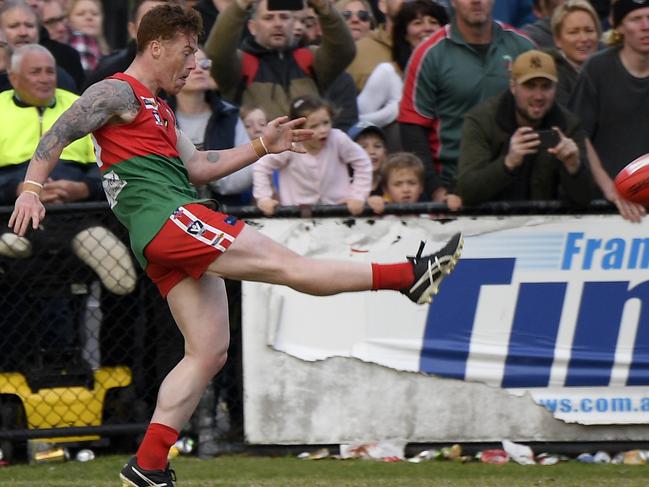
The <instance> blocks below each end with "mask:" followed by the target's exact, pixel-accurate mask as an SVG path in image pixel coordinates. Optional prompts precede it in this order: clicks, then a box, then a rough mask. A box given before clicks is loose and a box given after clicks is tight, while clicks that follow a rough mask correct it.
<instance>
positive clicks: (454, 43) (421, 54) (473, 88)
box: [398, 21, 534, 187]
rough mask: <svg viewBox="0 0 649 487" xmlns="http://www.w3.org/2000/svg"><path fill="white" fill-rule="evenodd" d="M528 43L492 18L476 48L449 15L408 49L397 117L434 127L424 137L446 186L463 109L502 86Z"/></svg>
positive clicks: (506, 84)
mask: <svg viewBox="0 0 649 487" xmlns="http://www.w3.org/2000/svg"><path fill="white" fill-rule="evenodd" d="M533 48H534V44H533V43H532V41H530V39H529V38H527V37H526V36H525V35H524V34H522V33H520V32H518V31H517V30H515V29H513V28H511V27H509V26H507V25H505V24H502V23H500V22H493V26H492V36H491V43H490V44H489V45H488V47H487V49H486V50H485V52H484V53H480V52H478V50H477V49H476V47H475V46H472V45H470V44H468V43H467V42H466V41H465V40H464V38H463V37H462V34H461V33H460V31H459V30H458V28H457V25H456V23H455V21H453V22H452V23H451V24H447V25H446V26H444V28H442V29H440V30H439V31H438V32H436V33H435V34H433V35H432V36H431V37H429V38H428V39H426V40H425V41H423V42H422V43H421V44H419V46H417V48H416V49H415V51H414V52H413V53H412V56H411V57H410V61H409V63H408V67H407V69H406V76H405V80H404V89H403V97H402V98H401V104H400V107H399V117H398V121H399V122H402V123H409V124H414V125H420V126H423V127H427V128H429V129H430V130H431V131H434V132H437V134H436V135H437V137H430V138H429V141H430V142H431V152H432V154H433V155H434V156H436V158H437V159H438V162H439V164H440V166H441V174H440V178H441V180H442V183H443V184H444V185H445V186H446V187H449V185H451V186H452V182H453V180H454V179H455V173H456V165H457V160H458V157H459V152H460V136H461V132H462V123H463V121H464V115H465V114H466V113H467V112H468V111H469V110H470V109H471V108H473V107H474V106H475V105H477V104H478V103H480V102H482V101H484V100H486V99H487V98H490V97H492V96H496V95H498V94H500V93H502V92H503V91H504V90H506V89H507V88H508V87H509V78H510V71H511V65H512V62H513V60H514V59H516V57H517V56H518V55H519V54H521V53H523V52H525V51H529V50H530V49H533Z"/></svg>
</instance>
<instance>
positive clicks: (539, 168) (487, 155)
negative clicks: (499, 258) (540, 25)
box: [457, 50, 591, 207]
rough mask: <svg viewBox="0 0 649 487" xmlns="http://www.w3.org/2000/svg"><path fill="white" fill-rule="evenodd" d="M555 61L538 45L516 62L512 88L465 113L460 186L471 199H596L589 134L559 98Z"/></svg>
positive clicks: (473, 202)
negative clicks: (588, 157)
mask: <svg viewBox="0 0 649 487" xmlns="http://www.w3.org/2000/svg"><path fill="white" fill-rule="evenodd" d="M556 84H557V68H556V66H555V63H554V59H552V57H551V56H550V55H548V54H546V53H544V52H541V51H537V50H532V51H527V52H525V53H523V54H520V55H519V56H518V57H517V58H516V60H515V61H514V64H513V65H512V74H511V80H510V88H509V90H507V91H506V92H504V93H502V94H501V95H499V96H496V97H494V98H491V99H489V100H487V101H485V102H483V103H482V104H480V105H478V106H476V107H475V108H474V109H472V110H471V111H470V112H469V113H468V114H467V115H466V117H465V119H464V126H463V129H462V140H461V142H460V158H459V165H458V181H457V192H458V194H459V195H460V196H461V197H462V200H463V202H464V204H465V205H476V204H480V203H484V202H487V201H516V200H557V199H561V200H563V201H564V202H565V203H567V204H570V205H572V206H578V207H579V206H585V205H587V204H588V203H589V202H590V197H591V191H590V187H591V179H590V173H589V171H588V164H587V160H586V147H585V134H584V132H583V130H582V129H581V126H580V123H579V121H578V120H577V118H576V117H575V116H574V115H572V114H571V113H570V112H568V110H566V109H565V108H563V107H561V106H560V105H558V104H557V103H556V101H555V94H556Z"/></svg>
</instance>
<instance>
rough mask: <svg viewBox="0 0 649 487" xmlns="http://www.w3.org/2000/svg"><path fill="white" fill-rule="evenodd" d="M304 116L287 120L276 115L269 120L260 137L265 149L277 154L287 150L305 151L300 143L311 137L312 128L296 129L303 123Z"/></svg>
mask: <svg viewBox="0 0 649 487" xmlns="http://www.w3.org/2000/svg"><path fill="white" fill-rule="evenodd" d="M305 120H306V119H305V118H304V117H301V118H296V119H295V120H289V119H288V117H278V118H276V119H275V120H271V121H270V122H268V124H267V125H266V126H265V127H264V130H263V133H262V138H263V140H264V145H265V146H266V149H267V150H268V152H269V153H271V154H277V153H279V152H284V151H287V150H292V151H293V152H306V151H305V149H304V148H303V147H302V146H301V144H297V143H296V142H302V141H304V140H308V139H310V138H311V137H313V130H307V129H298V128H296V127H299V126H300V125H302V124H303V123H304V121H305Z"/></svg>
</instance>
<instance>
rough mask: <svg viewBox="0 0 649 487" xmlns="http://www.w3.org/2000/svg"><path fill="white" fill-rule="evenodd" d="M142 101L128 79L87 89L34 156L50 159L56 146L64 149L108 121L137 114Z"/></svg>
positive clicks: (41, 142) (40, 144)
mask: <svg viewBox="0 0 649 487" xmlns="http://www.w3.org/2000/svg"><path fill="white" fill-rule="evenodd" d="M139 108H140V104H139V102H138V100H137V98H136V96H135V93H133V90H132V89H131V87H130V86H129V84H128V83H126V82H124V81H119V80H104V81H101V82H99V83H97V84H95V85H93V86H91V87H90V88H88V89H87V90H86V92H85V93H84V94H83V95H82V96H81V97H80V98H79V99H77V101H75V102H74V103H73V104H72V106H71V107H70V108H69V109H68V110H66V111H65V112H64V113H63V115H61V116H60V117H59V119H58V120H57V121H56V122H55V123H54V125H52V127H51V128H50V130H49V131H48V132H46V133H45V135H43V137H42V138H41V141H40V143H39V144H38V147H37V148H36V152H35V154H34V156H35V157H36V158H39V159H46V160H49V158H50V156H52V151H53V150H54V149H56V148H60V149H61V150H63V148H64V147H66V146H67V145H68V144H70V143H71V142H74V141H75V140H77V139H80V138H81V137H84V136H85V135H88V134H89V133H91V132H93V131H94V130H97V129H99V128H100V127H102V126H104V125H106V123H108V122H109V121H110V120H111V119H113V118H117V117H119V118H121V117H128V116H129V115H130V116H134V115H135V114H137V112H138V110H139Z"/></svg>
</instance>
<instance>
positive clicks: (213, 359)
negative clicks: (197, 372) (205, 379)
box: [204, 350, 228, 376]
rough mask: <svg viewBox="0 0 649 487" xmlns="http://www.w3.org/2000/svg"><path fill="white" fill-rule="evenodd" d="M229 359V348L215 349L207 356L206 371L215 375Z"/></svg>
mask: <svg viewBox="0 0 649 487" xmlns="http://www.w3.org/2000/svg"><path fill="white" fill-rule="evenodd" d="M227 360H228V351H227V350H214V351H213V353H211V354H210V356H209V357H206V361H205V364H204V366H205V371H206V372H207V373H208V374H210V375H211V376H215V375H216V374H218V373H219V371H220V370H221V369H222V368H223V366H224V365H225V362H226V361H227Z"/></svg>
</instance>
